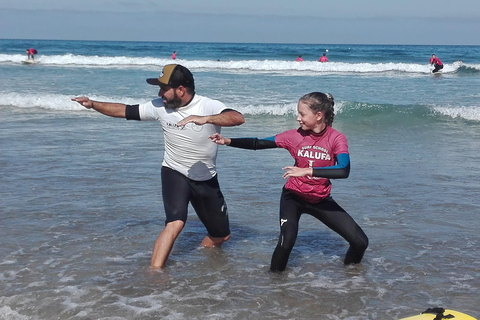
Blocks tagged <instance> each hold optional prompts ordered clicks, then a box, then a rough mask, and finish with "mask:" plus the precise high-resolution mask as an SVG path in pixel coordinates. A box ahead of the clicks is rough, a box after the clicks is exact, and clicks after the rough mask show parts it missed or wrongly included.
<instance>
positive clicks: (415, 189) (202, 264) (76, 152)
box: [0, 40, 480, 320]
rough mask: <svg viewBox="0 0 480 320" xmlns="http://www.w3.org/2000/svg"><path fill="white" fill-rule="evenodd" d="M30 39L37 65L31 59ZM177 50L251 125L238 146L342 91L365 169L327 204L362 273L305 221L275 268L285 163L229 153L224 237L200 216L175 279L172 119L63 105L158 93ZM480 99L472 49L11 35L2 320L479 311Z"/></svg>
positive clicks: (2, 74)
mask: <svg viewBox="0 0 480 320" xmlns="http://www.w3.org/2000/svg"><path fill="white" fill-rule="evenodd" d="M30 47H34V48H36V49H37V50H38V52H39V54H38V55H37V57H36V60H37V61H38V63H36V64H34V65H23V64H21V61H22V60H24V59H25V58H26V55H25V49H27V48H30ZM326 50H328V52H327V51H326ZM173 51H177V52H178V59H177V62H178V63H181V64H183V65H185V66H187V67H188V68H190V69H191V71H192V72H193V74H194V76H195V79H196V86H197V92H198V93H199V94H201V95H205V96H208V97H212V98H216V99H219V100H221V101H223V102H224V103H226V104H227V105H228V106H230V107H232V108H234V109H237V110H239V111H241V112H242V113H243V114H244V116H245V118H246V123H245V124H244V125H242V126H239V127H234V128H224V129H223V131H222V132H223V133H224V135H226V136H229V137H248V136H249V137H253V136H257V137H267V136H271V135H274V134H276V133H279V132H282V131H284V130H287V129H291V128H295V127H297V122H296V121H295V117H296V103H297V100H298V98H299V97H300V96H302V95H303V94H305V93H308V92H311V91H322V92H329V93H331V94H332V95H333V96H334V97H335V101H336V106H335V107H336V115H335V122H334V127H335V128H336V129H338V130H340V131H342V132H343V133H345V134H346V136H347V138H348V141H349V149H350V153H351V159H352V170H351V174H350V177H349V178H348V179H345V180H338V181H333V184H334V186H333V193H332V195H333V197H334V198H335V199H336V200H337V202H339V203H340V204H341V205H342V206H343V207H344V208H345V209H346V210H347V211H348V212H349V213H350V214H351V215H352V216H353V217H354V218H355V220H356V221H357V222H358V223H359V224H360V225H361V226H362V228H363V229H364V231H365V232H366V234H367V235H368V236H369V239H370V246H369V248H368V250H367V252H366V254H365V258H364V260H363V262H362V264H360V265H355V266H343V264H342V259H343V255H344V253H345V252H346V250H347V244H346V242H345V241H344V240H343V239H341V238H340V237H339V236H338V235H336V234H335V233H333V232H331V231H330V230H329V229H327V228H326V227H325V226H324V225H323V224H321V223H320V222H318V221H316V220H315V219H313V218H312V217H309V216H304V217H302V220H301V226H300V233H299V237H298V240H297V243H296V246H295V248H294V250H293V252H292V255H291V257H290V260H289V264H288V267H287V270H286V271H285V272H283V273H271V272H269V270H268V269H269V263H270V258H271V254H272V252H273V249H274V247H275V245H276V241H277V237H278V222H277V217H278V200H279V195H280V191H281V188H282V186H283V183H284V181H283V179H282V170H281V168H282V167H283V166H285V165H291V164H292V159H291V157H290V156H289V155H288V153H287V152H286V151H285V150H281V149H278V150H261V151H248V150H240V149H234V148H228V147H221V148H220V149H219V155H218V161H217V165H218V172H219V180H220V184H221V187H222V191H223V192H224V194H225V197H226V200H227V203H228V206H229V215H230V221H231V229H232V238H231V240H230V241H228V242H226V243H225V244H224V246H223V247H222V248H213V249H204V248H199V247H198V244H199V243H200V241H201V240H202V238H203V237H204V235H205V230H204V228H203V225H202V224H201V223H200V221H199V220H198V218H197V217H196V215H195V213H194V212H193V210H191V212H190V216H189V220H188V222H187V224H186V227H185V229H184V231H183V232H182V234H181V235H180V237H179V239H178V240H177V242H176V244H175V246H174V248H173V251H172V254H171V256H170V259H169V261H168V263H167V266H166V268H165V269H163V270H161V271H155V270H151V269H150V267H149V262H150V255H151V250H152V247H153V242H154V240H155V239H156V237H157V235H158V233H159V232H160V231H161V229H162V228H163V225H164V213H163V203H162V199H161V184H160V170H159V169H160V164H161V160H162V154H163V137H162V131H161V128H160V126H159V125H158V124H157V123H154V122H145V123H140V122H127V121H125V120H122V119H113V118H108V117H105V116H102V115H100V114H98V113H96V112H94V111H91V110H86V109H84V108H82V107H81V106H79V105H78V104H76V103H73V102H71V101H70V98H71V97H74V96H78V95H88V96H90V97H91V98H92V99H97V100H102V101H114V102H123V103H127V104H128V103H139V102H144V101H148V100H150V99H153V98H155V97H156V95H157V93H158V92H157V90H156V89H155V88H154V87H152V86H149V85H148V84H146V82H145V79H146V78H149V77H155V76H158V75H159V74H160V72H161V69H162V67H163V65H165V64H167V63H171V62H172V60H171V59H170V55H171V53H172V52H173ZM324 52H327V56H328V57H329V60H330V62H328V63H319V62H317V60H318V58H319V57H320V56H321V55H322V54H323V53H324ZM433 53H434V54H436V55H437V56H438V57H439V58H440V59H441V60H442V62H443V63H444V64H445V67H444V69H443V72H442V74H441V75H432V74H431V73H430V71H431V69H432V68H431V66H430V65H429V64H428V61H429V58H430V56H431V55H432V54H433ZM300 54H301V55H302V56H303V58H304V60H305V61H303V62H295V61H294V60H295V58H296V57H297V56H298V55H300ZM479 88H480V47H478V46H399V45H322V44H315V45H309V44H305V45H299V44H295V45H290V44H224V43H162V42H88V41H46V40H43V41H38V40H35V41H33V40H32V41H27V40H0V319H2V320H3V319H15V320H16V319H20V320H26V319H28V320H30V319H31V320H37V319H38V320H49V319H82V320H83V319H109V320H120V319H348V320H360V319H362V320H365V319H382V320H385V319H400V318H404V317H407V316H411V315H415V314H418V313H420V312H422V311H424V310H425V309H427V308H431V307H437V306H440V307H445V308H449V309H454V310H458V311H462V312H464V313H467V314H470V315H472V316H475V317H480V300H479V296H480V260H479V256H480V249H479V247H480V236H479V234H478V230H479V229H480V219H478V215H479V214H480V197H479V195H480V183H479V181H480V166H479V164H478V150H480V90H479Z"/></svg>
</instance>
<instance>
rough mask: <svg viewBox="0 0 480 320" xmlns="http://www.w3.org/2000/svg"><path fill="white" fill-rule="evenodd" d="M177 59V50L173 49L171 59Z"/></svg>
mask: <svg viewBox="0 0 480 320" xmlns="http://www.w3.org/2000/svg"><path fill="white" fill-rule="evenodd" d="M175 59H177V51H173V53H172V60H175Z"/></svg>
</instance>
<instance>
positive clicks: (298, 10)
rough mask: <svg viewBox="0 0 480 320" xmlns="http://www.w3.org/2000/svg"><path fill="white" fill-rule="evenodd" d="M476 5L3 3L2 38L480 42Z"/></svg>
mask: <svg viewBox="0 0 480 320" xmlns="http://www.w3.org/2000/svg"><path fill="white" fill-rule="evenodd" d="M479 35H480V1H479V0H453V1H452V0H428V1H427V0H397V1H393V0H328V1H325V0H275V1H274V0H236V1H232V0H176V1H171V0H170V1H164V0H28V1H27V0H0V39H55V40H115V41H179V42H249V43H250V42H254V43H256V42H263V43H318V44H418V45H480V36H479Z"/></svg>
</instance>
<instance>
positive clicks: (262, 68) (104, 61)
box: [0, 53, 480, 74]
mask: <svg viewBox="0 0 480 320" xmlns="http://www.w3.org/2000/svg"><path fill="white" fill-rule="evenodd" d="M22 60H25V56H24V55H20V54H0V63H5V64H12V63H14V64H19V63H21V61H22ZM36 60H37V62H38V63H40V64H42V65H44V66H61V67H82V68H137V69H138V68H146V69H153V68H155V69H158V68H159V67H161V66H164V65H165V64H168V63H171V62H172V61H171V60H170V59H165V58H155V57H127V56H85V55H74V54H70V53H68V54H64V55H40V56H38V57H37V58H36ZM176 62H177V63H181V64H183V65H185V66H186V67H188V68H190V69H206V70H218V71H224V72H278V73H285V72H299V73H305V72H312V73H385V72H402V73H420V74H425V73H430V72H431V70H432V67H431V66H430V65H429V64H418V63H397V62H387V63H347V62H335V61H332V62H328V63H319V62H317V61H303V62H301V63H299V62H296V61H282V60H229V61H217V60H182V59H179V60H177V61H176ZM462 66H463V67H466V68H471V69H475V70H480V64H465V63H463V62H462V61H455V62H453V63H451V64H448V63H447V64H445V67H444V69H443V70H442V72H443V73H452V72H456V71H457V70H458V69H459V68H461V67H462Z"/></svg>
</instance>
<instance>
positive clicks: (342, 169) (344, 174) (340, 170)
mask: <svg viewBox="0 0 480 320" xmlns="http://www.w3.org/2000/svg"><path fill="white" fill-rule="evenodd" d="M336 160H337V161H336V162H337V163H336V165H334V166H331V167H314V168H313V176H314V177H321V178H327V179H345V178H348V176H349V175H350V156H349V155H348V154H347V153H341V154H339V155H337V159H336Z"/></svg>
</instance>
